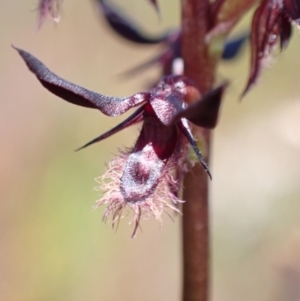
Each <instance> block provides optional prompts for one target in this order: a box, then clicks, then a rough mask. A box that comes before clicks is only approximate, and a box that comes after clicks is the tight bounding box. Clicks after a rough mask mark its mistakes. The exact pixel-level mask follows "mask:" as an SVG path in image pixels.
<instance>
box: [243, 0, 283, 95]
mask: <svg viewBox="0 0 300 301" xmlns="http://www.w3.org/2000/svg"><path fill="white" fill-rule="evenodd" d="M280 14H281V7H280V5H279V4H278V3H277V2H272V1H269V0H264V1H263V2H262V3H261V4H260V6H259V7H258V8H257V9H256V11H255V13H254V16H253V20H252V30H251V67H250V76H249V79H248V82H247V85H246V88H245V90H244V92H243V94H242V97H243V96H244V95H245V94H246V93H247V92H248V91H249V90H250V89H251V88H252V87H253V86H254V85H255V83H256V82H257V79H258V77H259V75H260V72H261V69H262V67H263V63H264V61H265V59H266V58H267V57H268V56H269V55H270V53H271V51H272V49H273V47H274V45H275V43H276V42H277V40H278V33H279V27H278V26H279V20H280V19H279V18H280Z"/></svg>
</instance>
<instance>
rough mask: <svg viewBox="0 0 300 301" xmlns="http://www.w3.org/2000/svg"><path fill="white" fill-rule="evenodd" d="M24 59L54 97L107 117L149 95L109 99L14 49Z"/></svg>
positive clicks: (121, 112)
mask: <svg viewBox="0 0 300 301" xmlns="http://www.w3.org/2000/svg"><path fill="white" fill-rule="evenodd" d="M14 48H15V49H16V50H17V51H18V52H19V54H20V55H21V57H22V58H23V59H24V61H25V63H26V64H27V66H28V68H29V69H30V71H31V72H33V73H34V74H35V76H36V77H37V78H38V80H39V81H40V82H41V84H42V85H43V86H44V87H45V88H46V89H47V90H49V91H50V92H51V93H53V94H55V95H56V96H58V97H60V98H62V99H64V100H66V101H68V102H71V103H73V104H76V105H79V106H83V107H88V108H94V109H99V110H100V111H101V112H102V113H104V114H105V115H108V116H118V115H121V114H123V113H125V112H126V111H128V110H129V109H131V108H133V107H135V106H137V105H139V104H141V103H142V102H144V101H147V100H148V98H149V96H150V94H149V93H137V94H134V95H132V96H129V97H122V98H121V97H110V96H105V95H102V94H98V93H95V92H92V91H90V90H87V89H85V88H82V87H80V86H77V85H75V84H73V83H70V82H68V81H66V80H64V79H62V78H61V77H59V76H57V75H55V74H54V73H52V72H51V71H50V70H49V69H48V68H47V67H46V66H45V65H44V64H43V63H42V62H40V61H39V60H38V59H37V58H35V57H34V56H33V55H31V54H30V53H28V52H26V51H24V50H21V49H18V48H16V47H14Z"/></svg>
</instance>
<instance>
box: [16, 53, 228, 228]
mask: <svg viewBox="0 0 300 301" xmlns="http://www.w3.org/2000/svg"><path fill="white" fill-rule="evenodd" d="M16 50H17V51H18V52H19V54H20V55H21V57H22V58H23V59H24V61H25V63H26V64H27V66H28V68H29V69H30V70H31V71H32V72H33V73H34V74H35V75H36V77H37V78H38V80H39V81H40V82H41V84H42V85H43V86H44V87H45V88H46V89H48V90H49V91H50V92H52V93H53V94H55V95H57V96H59V97H60V98H62V99H64V100H66V101H68V102H70V103H73V104H76V105H80V106H83V107H88V108H95V109H98V110H100V111H101V112H102V113H104V114H105V115H108V116H118V115H121V114H123V113H125V112H126V111H128V110H129V109H131V108H134V107H137V106H139V108H137V109H136V110H135V112H134V113H133V114H131V115H130V116H129V117H128V118H127V119H126V120H124V121H123V122H121V123H120V124H118V125H117V126H116V127H114V128H112V129H111V130H109V131H108V132H106V133H104V134H102V135H101V136H99V137H97V138H95V139H94V140H92V141H91V142H89V143H87V144H86V145H84V146H83V147H82V148H84V147H86V146H88V145H91V144H93V143H95V142H99V141H101V140H103V139H105V138H107V137H109V136H111V135H113V134H115V133H117V132H119V131H120V130H122V129H124V128H126V127H128V126H130V125H133V124H136V123H138V122H141V121H143V125H142V129H141V132H140V135H139V137H138V139H137V141H136V143H135V145H134V147H133V148H132V149H131V150H129V151H127V152H124V153H123V154H121V156H120V157H118V158H116V159H115V160H114V161H113V162H112V163H111V165H110V167H109V169H108V172H107V173H106V174H105V175H104V178H103V180H104V181H102V184H101V185H100V186H101V188H102V189H104V190H105V192H106V194H105V196H104V198H103V199H101V200H100V201H99V202H98V204H103V203H105V204H108V207H107V209H106V212H105V217H106V218H107V217H109V216H111V217H112V223H113V224H114V223H116V222H117V221H118V220H119V218H120V217H121V215H122V210H123V209H124V208H125V207H128V206H129V207H130V208H131V209H133V211H134V213H135V227H134V233H135V232H136V229H137V227H138V224H139V220H140V217H141V216H142V215H144V214H146V213H152V214H154V216H155V217H156V218H158V219H159V217H160V214H161V213H162V212H163V210H164V208H165V207H172V208H174V209H176V208H175V207H174V206H173V205H172V204H170V203H168V202H167V200H166V198H167V199H169V200H171V203H173V204H174V203H175V204H176V203H177V202H179V201H180V200H179V199H178V198H177V197H176V196H175V195H174V193H176V191H177V189H178V183H177V181H176V180H175V179H174V177H173V171H174V169H177V171H179V173H180V172H183V165H184V159H185V156H184V152H185V146H186V142H187V141H188V142H189V143H190V145H191V146H192V148H193V150H194V152H195V154H196V156H197V157H198V159H199V160H200V162H201V164H202V165H203V167H204V168H205V170H206V171H207V172H208V174H209V176H210V173H209V171H208V167H207V165H206V163H205V161H204V159H203V157H202V155H201V153H200V151H199V149H198V147H197V144H196V141H195V139H194V137H193V135H192V132H191V129H190V126H189V121H190V122H192V123H193V124H195V125H197V126H201V127H205V128H213V127H215V125H216V122H217V118H218V112H219V107H220V102H221V98H222V94H223V91H224V88H225V86H226V84H223V85H221V86H219V87H218V88H216V89H214V90H212V91H210V92H209V93H207V94H205V95H204V96H203V97H200V93H199V91H198V89H197V87H196V86H195V85H194V83H193V82H192V81H191V80H189V79H188V78H186V77H184V76H167V77H163V78H162V80H161V81H160V82H159V84H158V85H157V86H156V87H154V88H153V89H151V90H150V91H149V92H141V93H136V94H134V95H132V96H128V97H110V96H105V95H102V94H98V93H95V92H92V91H89V90H87V89H85V88H82V87H80V86H78V85H75V84H73V83H70V82H68V81H66V80H64V79H62V78H60V77H58V76H57V75H55V74H54V73H53V72H51V71H50V70H49V69H48V68H47V67H46V66H45V65H44V64H43V63H41V62H40V61H39V60H38V59H36V58H35V57H34V56H32V55H31V54H29V53H28V52H25V51H23V50H20V49H17V48H16ZM191 101H194V103H193V104H192V105H190V106H187V103H190V102H191ZM107 178H110V179H111V182H110V183H107V182H106V180H107ZM167 204H168V205H167Z"/></svg>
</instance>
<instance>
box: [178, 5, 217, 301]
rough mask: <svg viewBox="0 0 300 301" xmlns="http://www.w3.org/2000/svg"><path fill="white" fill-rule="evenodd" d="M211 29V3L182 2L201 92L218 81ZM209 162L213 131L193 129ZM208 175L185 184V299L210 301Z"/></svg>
mask: <svg viewBox="0 0 300 301" xmlns="http://www.w3.org/2000/svg"><path fill="white" fill-rule="evenodd" d="M208 28H209V0H182V39H183V40H182V54H183V60H184V73H185V75H187V76H188V77H189V78H191V79H193V80H194V81H195V82H196V84H197V85H198V87H199V89H200V91H201V93H204V92H206V91H208V90H209V89H210V88H211V87H212V84H213V81H214V70H215V61H214V60H213V59H212V58H210V57H209V53H208V47H207V45H206V43H205V35H206V33H207V31H208ZM193 132H194V135H195V136H196V137H197V139H198V140H199V141H200V142H201V144H202V146H203V147H202V152H203V155H204V157H205V159H206V161H207V162H208V161H209V152H210V131H209V130H206V129H201V128H194V129H193ZM208 181H209V180H208V176H207V173H206V172H205V171H204V169H203V168H202V166H200V164H198V163H197V164H196V165H195V166H194V167H193V169H192V170H191V171H190V172H189V173H187V174H186V176H185V178H184V181H183V187H184V190H183V199H184V200H185V201H186V202H185V204H184V205H183V222H182V225H183V300H184V301H207V300H208V299H209V203H208Z"/></svg>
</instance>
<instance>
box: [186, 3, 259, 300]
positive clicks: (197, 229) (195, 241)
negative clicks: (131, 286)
mask: <svg viewBox="0 0 300 301" xmlns="http://www.w3.org/2000/svg"><path fill="white" fill-rule="evenodd" d="M181 2H182V56H183V60H184V74H185V75H186V76H188V77H189V78H191V79H193V80H194V81H195V82H196V84H197V85H198V87H199V89H200V92H201V93H202V94H203V93H205V92H207V91H208V90H210V89H211V88H212V85H213V83H214V76H215V69H216V64H217V62H218V59H219V57H218V56H213V55H212V54H210V53H209V49H208V45H207V42H206V39H205V37H206V35H207V33H208V32H209V31H210V30H211V29H212V28H211V27H212V26H217V25H218V24H219V23H222V22H228V21H230V20H231V21H232V23H231V25H233V24H235V23H236V22H237V20H239V19H240V18H241V17H242V16H243V14H244V13H245V12H246V11H247V10H248V9H249V8H250V7H251V6H252V5H254V4H255V2H257V0H245V1H241V0H238V1H237V0H227V1H226V0H220V1H218V7H217V8H216V7H214V8H215V14H216V15H215V16H212V15H211V13H212V11H211V7H210V6H211V5H210V1H209V0H181ZM234 7H235V8H236V11H234ZM218 13H219V14H220V15H217V14H218ZM231 28H232V26H228V27H227V28H226V29H225V31H224V32H223V33H222V34H226V33H228V31H229V30H230V29H231ZM193 132H194V135H195V136H196V137H197V139H198V141H199V142H200V143H201V145H202V147H201V150H202V152H203V156H204V158H205V160H206V162H208V163H209V153H210V131H209V130H206V129H202V128H199V127H198V128H196V127H195V128H194V129H193ZM208 183H209V179H208V176H207V174H206V172H205V170H204V169H203V168H202V166H200V164H199V163H196V165H195V166H194V167H193V168H192V170H191V171H190V172H189V173H187V174H186V176H185V178H184V181H183V187H184V189H183V199H184V200H185V201H186V202H185V203H184V205H183V222H182V226H183V300H184V301H208V300H209V202H208Z"/></svg>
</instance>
